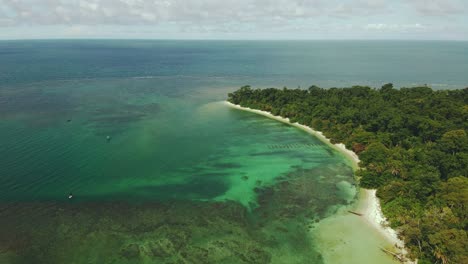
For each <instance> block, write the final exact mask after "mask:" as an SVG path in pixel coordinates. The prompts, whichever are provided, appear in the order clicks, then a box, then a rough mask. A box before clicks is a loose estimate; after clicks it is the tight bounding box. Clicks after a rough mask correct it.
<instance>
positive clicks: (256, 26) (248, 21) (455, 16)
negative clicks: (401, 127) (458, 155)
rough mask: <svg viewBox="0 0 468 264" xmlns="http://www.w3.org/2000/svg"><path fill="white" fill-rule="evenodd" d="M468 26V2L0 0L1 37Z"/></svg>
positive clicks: (461, 29) (465, 31) (463, 29)
mask: <svg viewBox="0 0 468 264" xmlns="http://www.w3.org/2000/svg"><path fill="white" fill-rule="evenodd" d="M446 18H448V19H446ZM466 25H468V0H393V1H388V0H0V38H8V36H6V34H10V36H11V35H13V36H14V37H17V36H22V35H21V34H20V33H17V32H16V31H18V32H19V31H22V32H23V33H22V34H23V35H24V36H29V35H31V34H32V33H34V35H35V36H36V34H39V33H35V31H37V32H40V29H43V30H44V31H47V32H48V34H49V35H47V36H58V37H60V36H64V37H67V36H74V37H80V36H84V37H89V36H91V37H93V36H97V37H99V36H103V35H104V36H110V37H122V36H124V37H125V36H127V35H124V34H130V35H131V36H137V37H140V36H141V37H146V36H147V35H148V34H147V35H145V34H143V33H145V32H146V31H147V32H153V33H152V34H153V36H154V37H155V38H164V37H173V36H176V34H179V35H177V37H180V36H182V38H185V37H193V38H197V37H201V38H204V37H207V36H208V37H213V36H226V34H229V35H230V36H231V35H235V34H244V35H242V36H244V37H247V38H250V37H255V38H256V37H257V36H268V37H271V38H277V37H276V36H286V35H287V36H288V38H304V36H307V37H311V38H342V37H346V38H372V37H373V36H374V35H375V36H377V35H378V37H383V34H381V33H385V32H387V33H389V35H387V36H390V33H391V34H393V35H391V36H398V33H408V32H416V33H421V34H422V33H424V32H425V33H428V34H432V36H430V35H428V36H427V37H426V38H434V37H435V38H438V37H439V36H441V32H442V33H444V32H451V34H452V35H453V36H455V37H456V38H462V37H463V38H465V39H466V38H467V37H466V36H468V26H466ZM28 28H29V29H31V30H29V31H27V29H28ZM33 28H34V29H37V30H33ZM56 28H60V29H61V30H56ZM441 28H444V30H441ZM53 31H54V32H57V33H51V32H53ZM108 32H111V33H112V34H110V33H108ZM128 32H130V33H128ZM431 32H432V33H431ZM198 33H199V35H196V34H198ZM54 34H55V35H54ZM216 34H217V35H216ZM222 34H225V35H222ZM274 34H276V35H274ZM373 34H374V35H373ZM444 34H445V33H444ZM130 35H129V36H130ZM409 35H411V34H407V35H406V36H409ZM462 35H464V36H462ZM131 36H130V37H131ZM230 36H229V37H230ZM419 36H423V35H418V37H419ZM411 37H412V36H411Z"/></svg>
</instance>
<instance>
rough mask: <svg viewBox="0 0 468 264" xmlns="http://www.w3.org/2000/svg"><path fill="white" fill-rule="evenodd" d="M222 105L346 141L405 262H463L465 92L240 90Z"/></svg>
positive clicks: (467, 198) (466, 241)
mask: <svg viewBox="0 0 468 264" xmlns="http://www.w3.org/2000/svg"><path fill="white" fill-rule="evenodd" d="M228 101H229V102H231V103H234V104H239V105H241V106H244V107H250V108H255V109H260V110H265V111H269V112H271V113H273V114H274V115H280V116H282V117H288V118H290V120H291V121H292V122H298V123H300V124H303V125H307V126H310V127H312V128H313V129H315V130H318V131H322V132H323V133H324V134H325V136H327V137H328V138H330V139H331V140H332V142H333V143H338V142H341V143H344V144H345V145H346V147H347V148H349V149H352V150H353V151H354V152H356V153H357V154H358V155H359V158H360V160H361V162H360V164H359V166H360V169H359V170H358V171H357V172H356V175H357V177H358V179H359V180H360V185H361V186H362V187H365V188H376V189H377V196H378V197H379V198H380V200H381V203H382V210H383V212H384V214H385V216H386V217H387V218H388V219H389V221H390V223H391V226H392V227H393V228H396V229H397V230H399V232H400V235H401V237H402V239H404V241H405V243H406V246H407V247H408V249H409V251H410V257H412V258H418V259H419V263H420V264H425V263H468V236H467V228H468V225H467V224H468V221H467V219H468V218H467V216H468V178H467V176H468V136H467V130H468V88H465V89H459V90H432V89H431V88H429V87H426V86H424V87H414V88H400V89H395V88H394V87H393V85H392V84H385V85H384V86H382V87H381V88H380V89H375V88H371V87H366V86H353V87H350V88H330V89H323V88H320V87H317V86H311V87H310V88H308V89H288V88H283V89H276V88H268V89H252V88H251V87H250V86H244V87H241V88H240V89H239V90H237V91H235V92H233V93H230V94H229V95H228Z"/></svg>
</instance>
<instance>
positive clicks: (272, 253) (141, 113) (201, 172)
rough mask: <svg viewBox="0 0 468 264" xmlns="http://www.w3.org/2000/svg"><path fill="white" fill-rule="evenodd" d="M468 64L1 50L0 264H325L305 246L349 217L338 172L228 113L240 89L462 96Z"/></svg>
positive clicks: (119, 46) (238, 47)
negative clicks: (362, 87) (408, 89)
mask: <svg viewBox="0 0 468 264" xmlns="http://www.w3.org/2000/svg"><path fill="white" fill-rule="evenodd" d="M467 50H468V46H467V43H465V42H321V41H319V42H228V41H84V40H83V41H3V42H0V119H1V122H0V138H1V140H0V157H1V160H0V216H1V217H0V263H32V262H33V263H155V262H157V263H178V262H180V263H220V262H223V263H286V262H287V263H324V261H326V260H324V258H323V256H328V255H330V254H327V252H323V250H324V249H323V248H324V247H323V245H318V244H317V243H318V242H317V240H314V237H315V234H314V232H312V233H310V230H314V227H315V225H316V223H318V222H321V221H322V220H324V219H328V218H329V217H331V216H333V215H334V214H335V213H336V212H337V210H338V209H339V208H342V207H343V206H346V205H349V204H350V203H352V202H353V201H354V199H355V194H356V187H355V180H354V177H353V172H352V170H351V167H350V166H349V163H348V161H347V160H346V159H345V158H344V157H343V156H342V155H341V154H339V153H337V152H336V151H334V150H332V149H331V148H329V147H328V146H326V145H325V144H323V143H321V142H320V141H319V140H318V139H316V138H315V137H313V136H311V135H309V134H307V133H305V132H304V131H301V130H298V129H296V128H293V127H290V126H287V125H285V124H282V123H279V122H276V121H274V120H270V119H267V118H264V117H262V116H257V115H255V114H252V113H247V112H242V111H238V110H234V109H231V108H229V107H227V106H226V105H225V104H223V103H222V101H223V100H224V99H225V98H226V95H227V93H228V92H231V91H233V90H235V89H237V88H238V87H239V86H241V85H245V84H252V85H255V86H261V87H264V86H270V85H271V86H283V85H288V86H293V87H296V86H301V87H307V86H308V85H311V84H318V85H323V86H326V87H330V86H335V85H336V86H342V85H353V84H369V85H376V86H380V85H381V84H383V83H385V82H394V83H395V84H396V85H412V84H422V83H428V84H434V85H435V87H436V88H452V87H453V88H459V87H464V86H466V85H467V84H468V76H467V75H466V74H465V73H466V72H468V65H467V61H468V52H467ZM70 192H71V193H73V196H74V197H73V199H71V200H69V199H68V198H67V197H68V194H69V193H70ZM372 239H373V240H372V241H373V242H372V243H374V240H375V241H378V239H376V238H375V237H373V238H372ZM82 241H87V243H83V242H82ZM340 241H341V240H340ZM363 241H364V242H366V241H365V239H364V240H363ZM369 241H370V240H367V243H368V244H372V243H369ZM364 242H363V243H364ZM320 243H322V242H320ZM366 245H367V244H366ZM325 250H327V249H325ZM328 253H330V252H328ZM375 255H376V256H377V258H382V259H383V258H385V255H383V254H382V253H381V252H379V251H378V250H377V253H376V254H375ZM382 255H383V256H382ZM373 259H374V261H375V260H376V257H375V256H374V255H373ZM382 259H380V260H379V261H381V260H382ZM285 261H286V262H285ZM360 261H361V262H362V260H360ZM382 261H383V260H382ZM382 261H381V263H384V262H382ZM387 261H388V260H387ZM388 263H390V262H388Z"/></svg>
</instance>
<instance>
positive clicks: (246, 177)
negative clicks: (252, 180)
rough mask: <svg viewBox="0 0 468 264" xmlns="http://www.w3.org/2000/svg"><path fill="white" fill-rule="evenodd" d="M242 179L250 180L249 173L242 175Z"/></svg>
mask: <svg viewBox="0 0 468 264" xmlns="http://www.w3.org/2000/svg"><path fill="white" fill-rule="evenodd" d="M241 179H242V180H244V181H246V180H248V179H249V176H247V175H244V176H242V177H241Z"/></svg>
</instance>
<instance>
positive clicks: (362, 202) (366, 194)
mask: <svg viewBox="0 0 468 264" xmlns="http://www.w3.org/2000/svg"><path fill="white" fill-rule="evenodd" d="M224 103H225V104H226V105H227V106H228V107H231V108H234V109H238V110H242V111H247V112H251V113H255V114H259V115H262V116H265V117H268V118H270V119H274V120H277V121H280V122H282V123H285V124H288V125H292V126H294V127H297V128H299V129H301V130H303V131H306V132H308V133H309V134H312V135H314V136H316V137H317V138H318V139H320V140H321V141H322V142H324V143H326V144H327V145H329V146H330V147H332V148H334V149H335V150H337V151H338V152H340V153H341V154H343V155H344V156H345V157H346V158H347V159H348V160H349V161H350V162H351V163H352V167H353V169H354V170H357V169H358V168H359V166H358V163H359V162H360V160H359V157H358V155H357V154H356V153H354V152H353V151H351V150H349V149H347V148H346V147H345V145H344V144H342V143H337V144H333V143H331V140H330V139H329V138H327V137H325V136H324V135H323V133H322V132H320V131H316V130H314V129H312V128H311V127H308V126H305V125H301V124H299V123H297V122H296V123H291V122H290V120H289V118H284V117H281V116H275V115H273V114H272V113H270V112H267V111H262V110H257V109H252V108H248V107H242V106H240V105H235V104H233V103H231V102H228V101H224ZM359 189H360V191H362V195H361V196H359V199H358V200H357V202H356V204H357V207H356V208H357V209H358V210H360V212H361V213H362V214H363V215H362V217H363V218H364V219H365V221H366V222H367V223H368V224H369V225H370V226H371V227H372V228H374V229H375V230H376V231H378V232H379V233H380V234H381V235H382V236H383V238H385V240H386V241H387V242H389V243H391V244H392V245H394V247H395V248H396V249H398V254H400V255H402V256H403V257H404V258H405V259H406V260H405V261H404V263H408V264H410V263H417V261H414V262H413V261H410V260H407V258H406V255H407V250H406V248H405V246H404V242H403V241H402V240H401V239H399V238H398V232H397V231H396V230H394V229H392V228H390V227H389V226H388V221H387V219H386V218H385V216H384V215H383V212H382V209H381V206H380V201H379V198H377V196H376V190H374V189H365V188H359Z"/></svg>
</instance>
